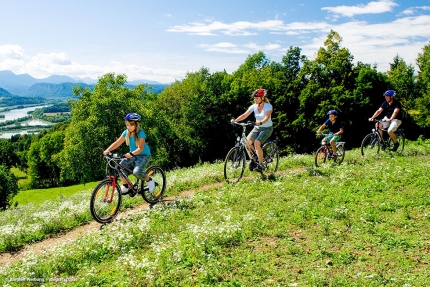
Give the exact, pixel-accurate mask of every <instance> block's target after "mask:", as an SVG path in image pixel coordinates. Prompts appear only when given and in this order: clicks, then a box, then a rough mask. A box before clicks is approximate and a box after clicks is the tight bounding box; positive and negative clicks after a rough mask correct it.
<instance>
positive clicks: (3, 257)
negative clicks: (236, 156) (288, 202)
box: [0, 168, 304, 266]
mask: <svg viewBox="0 0 430 287" xmlns="http://www.w3.org/2000/svg"><path fill="white" fill-rule="evenodd" d="M303 169H304V168H294V169H289V170H283V171H279V172H277V175H280V174H284V173H289V172H298V171H301V170H303ZM244 179H245V178H244ZM223 184H224V182H218V183H213V184H207V185H204V186H200V187H197V188H195V189H190V190H185V191H183V192H181V193H180V194H179V195H177V196H169V197H166V198H164V199H163V201H172V200H175V199H176V198H181V197H187V196H190V195H192V194H194V192H195V191H196V190H200V191H204V190H208V189H209V188H213V187H219V186H222V185H223ZM148 208H149V204H148V203H146V202H144V203H142V204H140V205H137V206H135V207H133V208H130V209H127V210H125V211H122V212H120V213H119V215H118V217H117V218H116V220H118V219H121V218H123V217H126V216H127V215H128V214H129V213H130V212H136V211H140V210H145V209H148ZM111 224H115V221H114V222H112V223H111ZM100 228H101V224H100V223H98V222H96V221H91V222H89V223H87V224H85V225H81V226H79V227H76V228H74V229H73V230H70V231H68V232H65V233H61V234H58V235H56V236H54V237H52V238H48V239H45V240H43V241H40V242H36V243H33V244H29V245H26V246H25V247H24V248H23V249H21V250H19V251H16V252H10V253H2V254H0V266H5V265H7V264H15V263H17V262H19V261H20V260H21V259H22V258H23V256H24V255H25V253H26V252H27V251H33V252H35V253H38V252H41V251H42V250H47V249H49V248H50V247H51V246H53V245H59V244H61V243H63V242H65V241H67V240H76V239H77V238H78V237H79V236H80V235H82V234H85V233H87V232H89V231H92V230H97V229H100Z"/></svg>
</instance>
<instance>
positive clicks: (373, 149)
mask: <svg viewBox="0 0 430 287" xmlns="http://www.w3.org/2000/svg"><path fill="white" fill-rule="evenodd" d="M380 148H381V144H380V141H379V137H378V136H377V135H376V134H373V133H370V134H368V135H367V136H365V137H364V139H363V141H362V142H361V155H363V156H364V155H368V154H372V153H373V154H378V153H379V149H380Z"/></svg>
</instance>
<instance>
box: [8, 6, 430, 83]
mask: <svg viewBox="0 0 430 287" xmlns="http://www.w3.org/2000/svg"><path fill="white" fill-rule="evenodd" d="M0 15H1V17H0V70H9V71H12V72H14V73H15V74H29V75H31V76H33V77H35V78H46V77H49V76H51V75H67V76H70V77H73V78H78V77H79V78H92V79H97V78H98V77H100V76H102V75H104V74H106V73H112V72H113V73H116V74H125V75H127V77H128V80H129V81H133V80H139V79H145V80H150V81H157V82H160V83H171V82H174V81H175V80H182V79H184V78H185V77H186V74H187V73H188V72H195V71H198V70H199V69H201V68H202V67H205V68H208V69H209V71H210V72H211V73H214V72H217V71H223V70H225V71H227V72H228V73H233V72H234V71H236V70H237V69H238V68H239V66H240V65H241V64H243V63H244V62H245V60H246V59H247V57H248V56H250V55H252V54H255V53H258V52H259V51H262V52H264V54H265V55H266V57H267V58H268V59H269V60H271V61H275V62H281V60H282V57H283V56H285V55H286V52H287V51H288V49H289V48H290V47H299V48H300V49H301V54H302V55H306V56H307V57H308V58H309V59H313V58H314V57H315V54H316V52H317V51H318V49H319V48H320V47H323V46H324V41H325V40H326V38H327V35H328V34H329V33H330V31H331V30H334V31H336V32H337V33H338V34H339V35H340V36H341V37H342V39H343V42H342V44H341V45H342V47H345V48H347V49H348V50H349V51H350V53H351V54H352V55H353V56H354V61H353V62H354V64H356V63H357V62H358V61H360V62H363V63H366V64H372V65H373V64H376V65H377V67H378V70H379V71H381V72H386V71H387V70H389V64H390V63H392V62H393V59H394V57H395V56H396V55H398V56H400V57H401V58H402V59H404V60H405V61H406V63H407V64H408V65H409V64H410V65H413V66H414V67H415V71H417V70H418V68H417V67H416V59H417V57H418V54H419V53H421V52H422V51H423V48H424V46H426V45H429V40H430V0H373V1H366V0H357V1H356V0H342V1H338V0H330V1H317V0H313V1H311V0H276V1H275V0H264V1H262V0H260V1H257V0H253V1H251V0H249V1H248V0H216V1H214V0H210V1H209V0H182V1H178V0H122V1H118V0H60V1H59V0H31V1H30V0H14V1H10V0H0Z"/></svg>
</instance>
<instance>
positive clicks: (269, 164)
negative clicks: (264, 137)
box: [263, 142, 279, 175]
mask: <svg viewBox="0 0 430 287" xmlns="http://www.w3.org/2000/svg"><path fill="white" fill-rule="evenodd" d="M263 154H264V162H263V165H264V173H266V174H268V175H272V174H274V173H275V172H276V171H277V170H278V164H279V151H278V147H277V146H276V143H274V142H271V143H268V144H267V145H265V146H264V147H263Z"/></svg>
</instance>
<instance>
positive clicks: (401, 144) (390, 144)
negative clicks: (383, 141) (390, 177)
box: [388, 133, 405, 153]
mask: <svg viewBox="0 0 430 287" xmlns="http://www.w3.org/2000/svg"><path fill="white" fill-rule="evenodd" d="M396 137H397V142H398V143H399V147H398V148H397V152H398V153H401V152H403V149H404V148H405V135H404V134H403V133H396ZM388 148H389V150H391V149H392V148H393V141H392V140H391V138H390V139H389V140H388Z"/></svg>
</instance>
